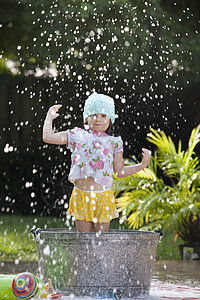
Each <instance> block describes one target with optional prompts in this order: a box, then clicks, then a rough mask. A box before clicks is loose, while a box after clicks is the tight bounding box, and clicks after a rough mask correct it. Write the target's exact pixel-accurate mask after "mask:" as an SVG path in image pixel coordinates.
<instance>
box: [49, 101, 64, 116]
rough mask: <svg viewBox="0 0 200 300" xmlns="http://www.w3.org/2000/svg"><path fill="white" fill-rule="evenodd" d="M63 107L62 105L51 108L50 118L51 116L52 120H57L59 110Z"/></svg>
mask: <svg viewBox="0 0 200 300" xmlns="http://www.w3.org/2000/svg"><path fill="white" fill-rule="evenodd" d="M61 107H62V104H56V105H53V106H51V107H50V108H49V111H48V116H50V117H51V118H52V119H56V118H57V117H58V116H59V114H58V110H59V109H60V108H61Z"/></svg>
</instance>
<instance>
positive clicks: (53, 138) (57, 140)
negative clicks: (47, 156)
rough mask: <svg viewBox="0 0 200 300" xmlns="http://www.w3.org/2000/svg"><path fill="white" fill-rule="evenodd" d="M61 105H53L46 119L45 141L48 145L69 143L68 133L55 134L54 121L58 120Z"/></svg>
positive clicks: (44, 128) (44, 127)
mask: <svg viewBox="0 0 200 300" xmlns="http://www.w3.org/2000/svg"><path fill="white" fill-rule="evenodd" d="M61 106H62V105H61V104H58V105H53V106H51V107H50V108H49V111H48V113H47V116H46V119H45V121H44V126H43V136H42V138H43V141H44V142H45V143H48V144H57V145H66V144H67V143H68V138H67V131H61V132H54V130H53V128H52V127H53V120H54V119H56V118H57V117H58V116H59V114H58V113H57V112H58V110H59V109H60V108H61Z"/></svg>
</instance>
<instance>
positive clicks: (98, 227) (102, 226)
mask: <svg viewBox="0 0 200 300" xmlns="http://www.w3.org/2000/svg"><path fill="white" fill-rule="evenodd" d="M109 226H110V222H107V223H93V231H94V232H99V231H100V232H108V230H109Z"/></svg>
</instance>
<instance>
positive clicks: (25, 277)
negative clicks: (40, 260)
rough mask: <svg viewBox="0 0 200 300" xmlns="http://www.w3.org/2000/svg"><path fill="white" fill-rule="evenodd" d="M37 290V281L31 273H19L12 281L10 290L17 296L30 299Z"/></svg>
mask: <svg viewBox="0 0 200 300" xmlns="http://www.w3.org/2000/svg"><path fill="white" fill-rule="evenodd" d="M38 290H39V281H38V279H37V277H36V276H35V275H33V274H32V273H20V274H18V275H17V276H16V277H15V278H14V279H13V282H12V291H13V294H14V295H15V296H16V297H17V298H21V299H30V298H32V297H34V296H35V295H36V294H37V292H38Z"/></svg>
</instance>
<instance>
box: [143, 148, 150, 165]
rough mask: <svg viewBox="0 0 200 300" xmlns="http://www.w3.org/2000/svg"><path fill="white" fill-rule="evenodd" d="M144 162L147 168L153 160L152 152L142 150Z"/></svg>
mask: <svg viewBox="0 0 200 300" xmlns="http://www.w3.org/2000/svg"><path fill="white" fill-rule="evenodd" d="M142 156H143V159H142V162H141V164H142V165H143V166H144V168H146V167H147V166H148V164H149V162H150V160H151V151H150V150H148V149H145V148H142Z"/></svg>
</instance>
